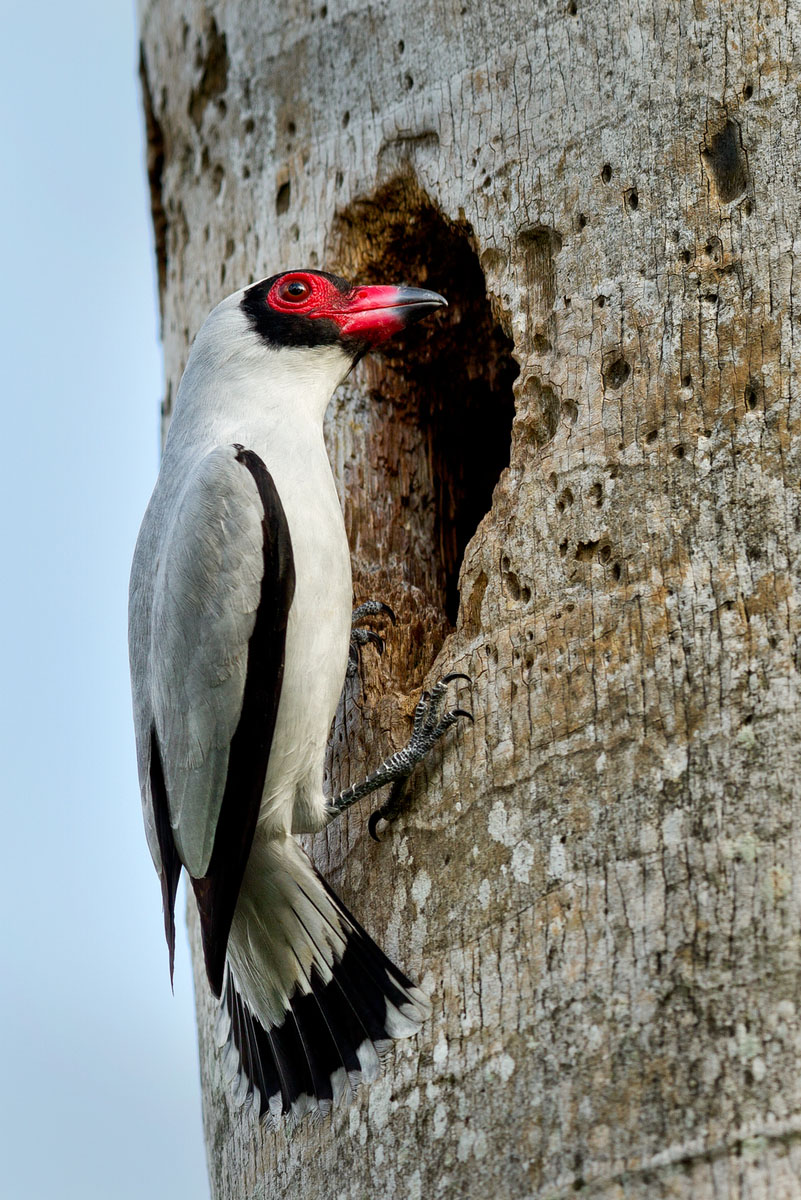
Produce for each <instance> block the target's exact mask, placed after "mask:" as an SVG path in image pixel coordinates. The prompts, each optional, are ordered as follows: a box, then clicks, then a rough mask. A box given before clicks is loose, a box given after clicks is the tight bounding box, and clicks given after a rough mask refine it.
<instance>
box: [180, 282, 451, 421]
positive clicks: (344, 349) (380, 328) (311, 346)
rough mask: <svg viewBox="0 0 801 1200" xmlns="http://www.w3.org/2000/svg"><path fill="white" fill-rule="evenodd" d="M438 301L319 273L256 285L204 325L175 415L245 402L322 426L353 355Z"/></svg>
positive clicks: (422, 293) (414, 291) (415, 291)
mask: <svg viewBox="0 0 801 1200" xmlns="http://www.w3.org/2000/svg"><path fill="white" fill-rule="evenodd" d="M445 303H446V301H445V300H444V299H443V297H442V296H439V295H437V293H436V292H429V291H426V290H424V289H422V288H411V287H373V286H363V285H360V284H356V285H354V284H351V283H348V282H347V280H345V279H340V278H339V277H338V276H337V275H328V274H326V273H325V272H323V271H312V270H302V271H285V272H283V273H282V274H280V275H273V276H272V277H271V278H270V279H262V280H260V281H259V282H258V283H253V284H251V285H250V286H249V287H246V288H243V289H242V290H241V291H239V292H234V294H233V295H231V296H228V297H227V298H226V299H225V300H223V301H221V303H220V304H218V305H217V307H216V308H215V309H214V311H213V312H212V313H210V314H209V316H208V317H207V318H206V321H205V322H204V324H203V326H202V328H201V329H200V332H199V333H198V335H197V337H196V339H195V343H194V345H193V347H192V352H191V354H190V356H189V361H188V363H187V367H186V371H185V372H184V377H183V380H182V381H181V387H180V389H179V393H178V402H177V403H176V417H177V416H178V415H179V413H182V412H183V411H184V410H187V411H188V409H187V404H188V403H189V405H190V407H192V408H193V409H195V408H196V406H197V405H198V404H207V405H208V406H209V407H210V408H213V410H214V411H215V412H216V413H217V414H218V415H219V414H220V413H221V412H222V410H223V409H224V408H225V406H226V404H229V405H230V406H231V407H232V409H233V410H234V411H235V413H237V414H238V413H240V412H241V411H243V405H244V406H245V408H247V406H248V405H249V403H250V399H249V398H252V399H253V402H254V403H255V404H256V405H257V407H258V409H259V411H267V410H268V409H271V410H274V411H276V412H278V411H282V412H284V413H285V414H287V415H288V416H289V415H292V414H294V413H300V412H301V411H305V412H308V413H310V414H312V415H313V416H314V418H315V419H317V418H319V419H320V420H322V417H323V414H324V412H325V409H326V407H327V405H328V402H329V400H330V399H331V395H332V393H333V391H334V389H335V388H336V386H337V384H339V383H341V381H342V380H343V379H344V378H345V376H346V375H347V373H348V371H350V369H351V367H352V366H353V364H354V363H355V362H357V361H358V359H359V358H361V356H362V355H363V354H365V353H366V352H367V351H368V350H371V349H372V348H373V347H374V346H378V345H380V344H381V343H382V342H385V341H387V339H388V338H391V337H392V336H393V335H394V334H396V333H398V332H399V331H400V330H402V329H404V328H405V326H407V325H411V324H413V322H415V321H418V320H419V319H420V318H421V317H424V316H425V315H426V314H427V313H430V312H433V311H434V309H436V308H440V307H441V306H442V305H444V304H445ZM225 397H228V401H226V400H225Z"/></svg>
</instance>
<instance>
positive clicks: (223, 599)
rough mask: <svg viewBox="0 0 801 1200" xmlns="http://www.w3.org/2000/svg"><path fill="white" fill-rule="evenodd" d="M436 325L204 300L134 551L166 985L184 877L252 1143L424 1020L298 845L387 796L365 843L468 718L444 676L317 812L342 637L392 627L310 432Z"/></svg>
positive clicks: (147, 812)
mask: <svg viewBox="0 0 801 1200" xmlns="http://www.w3.org/2000/svg"><path fill="white" fill-rule="evenodd" d="M444 305H446V301H445V299H444V298H443V297H442V296H441V295H439V294H438V293H436V292H432V291H429V290H427V289H423V288H415V287H407V286H405V285H397V286H395V285H393V286H383V285H382V286H376V285H369V286H368V285H364V286H362V285H354V284H351V283H349V282H348V281H347V280H345V279H342V278H340V277H339V276H337V275H332V274H329V273H327V272H324V271H318V270H312V269H303V270H291V271H285V272H282V273H280V274H278V275H273V276H271V277H270V278H267V279H262V280H260V281H258V282H256V283H252V284H249V285H248V286H247V287H245V288H242V289H241V290H239V291H237V292H234V293H233V294H232V295H230V296H228V297H227V298H225V299H224V300H222V301H221V302H220V303H219V304H218V305H217V306H216V308H214V309H213V310H212V312H211V313H210V314H209V316H208V317H207V318H206V320H205V322H204V323H203V325H202V326H201V328H200V330H199V332H198V334H197V336H196V338H195V341H194V343H193V346H192V348H191V351H190V354H189V357H188V360H187V363H186V368H185V370H184V374H183V377H182V379H181V383H180V386H179V389H178V392H177V396H176V402H175V406H174V412H173V415H172V420H171V423H170V428H169V432H168V436H167V439H166V442H165V446H164V452H163V456H162V461H161V467H160V471H159V475H158V479H157V482H156V485H155V488H154V491H153V495H152V497H151V499H150V502H149V504H148V507H147V510H146V513H145V516H144V519H143V522H142V526H141V530H140V533H139V537H138V539H137V543H136V548H135V552H134V557H133V564H132V569H131V581H130V596H129V650H130V666H131V681H132V692H133V710H134V724H135V732H136V748H137V763H138V772H139V780H140V786H141V795H142V808H143V814H144V824H145V832H146V836H147V841H148V845H149V849H150V853H151V856H152V858H153V862H154V864H155V867H156V870H157V872H158V874H159V876H160V880H161V893H162V904H163V911H164V929H165V936H166V940H167V946H168V952H169V969H170V979H171V980H172V977H173V972H174V959H175V915H174V909H175V897H176V890H177V887H178V882H179V878H180V875H181V872H182V871H183V870H185V871H186V873H187V876H188V877H189V881H190V883H191V887H192V889H193V892H194V897H195V901H196V904H197V910H198V914H199V924H200V933H201V942H202V948H203V955H204V960H205V967H206V975H207V978H208V983H209V987H210V989H211V992H212V993H213V995H214V996H215V997H216V998H217V1000H218V1002H219V1018H218V1025H217V1031H218V1044H219V1046H220V1049H221V1051H222V1054H223V1062H224V1063H225V1065H226V1068H227V1075H228V1078H229V1082H230V1083H231V1085H232V1087H233V1096H234V1099H235V1101H236V1103H237V1104H238V1105H240V1106H242V1105H244V1106H246V1107H247V1106H253V1107H254V1108H255V1110H256V1111H257V1112H258V1115H259V1117H260V1118H261V1119H262V1120H263V1121H264V1122H265V1123H266V1124H267V1125H269V1126H270V1127H273V1128H275V1127H277V1126H278V1125H279V1124H280V1123H281V1122H282V1121H283V1120H284V1119H287V1120H289V1121H292V1122H296V1121H298V1120H300V1119H301V1118H302V1117H304V1116H306V1115H308V1114H316V1116H317V1117H319V1116H324V1115H326V1113H328V1112H329V1111H330V1110H331V1108H332V1107H333V1105H334V1104H336V1103H337V1102H338V1101H339V1100H340V1099H342V1098H343V1097H352V1096H353V1094H354V1092H355V1089H356V1088H357V1087H358V1086H359V1085H360V1084H361V1083H365V1082H370V1081H371V1080H372V1079H374V1078H375V1077H376V1076H377V1075H378V1073H379V1071H380V1062H381V1059H382V1057H383V1055H384V1054H385V1052H386V1051H387V1050H388V1049H389V1047H390V1046H391V1044H392V1042H393V1041H394V1040H395V1039H397V1038H404V1037H410V1036H412V1035H414V1034H416V1033H417V1032H418V1031H419V1029H420V1027H421V1025H422V1024H423V1022H424V1021H425V1020H426V1019H427V1018H428V1016H429V1015H430V1011H431V1003H430V1001H429V999H428V997H427V996H426V995H425V993H424V992H423V991H422V990H421V989H420V988H419V987H417V986H416V985H415V984H414V983H412V981H411V980H410V979H409V978H407V976H406V975H405V974H404V973H403V972H402V971H401V970H400V968H398V967H397V966H395V964H394V963H392V962H391V961H390V959H389V958H388V957H387V956H386V955H385V954H384V953H383V951H382V950H381V949H380V948H379V947H378V945H377V944H376V943H375V942H374V941H373V939H372V938H371V937H370V936H369V934H368V933H367V932H366V931H365V930H364V929H363V928H362V926H361V925H360V924H359V922H358V921H357V919H356V918H355V917H354V916H353V915H352V914H351V913H350V912H349V911H348V909H347V908H346V907H345V905H344V904H343V903H342V901H341V900H340V899H339V898H338V897H337V896H336V895H335V893H334V892H333V890H332V889H331V887H330V886H329V885H328V883H327V882H326V881H325V880H324V879H323V877H322V876H321V875H320V873H319V872H318V871H317V869H316V868H315V867H314V865H313V863H312V862H311V860H310V859H309V857H308V856H307V855H306V853H305V852H304V850H303V849H302V847H301V846H300V844H299V842H298V841H297V838H296V835H297V834H300V833H314V832H318V831H320V830H322V829H324V828H325V827H326V826H327V825H328V824H329V823H330V822H331V821H332V820H335V819H336V818H337V816H338V815H339V814H340V813H341V812H343V811H344V810H345V809H346V808H348V807H349V806H350V805H351V804H353V803H355V802H356V801H357V800H359V799H361V798H362V797H363V796H365V795H368V794H370V793H371V792H373V791H375V790H377V789H378V788H380V787H383V786H385V785H386V784H389V783H391V784H393V788H392V794H391V795H390V800H389V801H388V803H387V804H386V805H384V806H383V808H381V809H379V810H378V811H377V812H376V813H374V814H373V817H372V818H371V823H370V832H371V833H372V834H375V820H376V819H377V818H378V817H380V816H388V817H389V816H391V815H392V812H393V811H394V810H396V809H397V803H398V800H399V797H400V795H401V793H402V791H403V788H404V787H405V786H406V781H407V780H408V778H409V776H410V774H411V772H412V771H413V769H414V767H415V765H416V764H417V763H418V762H420V761H421V759H422V758H423V757H424V756H425V755H426V754H427V753H428V752H429V750H430V749H431V748H432V746H434V745H435V744H436V743H437V742H438V741H439V739H440V738H441V737H442V736H443V735H444V733H445V732H446V731H447V730H448V729H449V728H451V727H452V726H453V725H454V724H455V723H456V722H457V721H458V720H459V718H460V717H470V719H472V717H471V714H470V713H469V712H468V711H467V710H465V709H461V708H451V709H447V703H446V701H447V695H448V688H449V687H450V685H451V681H452V680H456V679H460V678H467V677H466V676H461V675H459V674H458V673H453V674H450V675H445V676H444V677H443V678H441V679H440V680H439V681H438V682H437V683H436V684H435V685H434V687H433V688H432V689H431V691H430V692H423V693H422V695H421V697H420V700H419V702H418V704H417V707H416V709H415V713H414V719H413V728H412V733H411V737H410V739H409V742H408V744H407V745H406V746H405V747H404V748H403V749H402V750H400V751H398V752H396V753H395V754H393V755H391V756H390V757H389V758H388V759H387V760H386V761H385V762H383V763H381V764H380V766H379V767H378V768H377V769H376V770H375V771H373V772H372V773H371V774H370V775H369V776H368V777H367V778H366V779H365V780H364V781H362V782H361V783H359V784H356V785H355V786H353V787H350V788H348V789H347V790H346V791H344V792H342V793H341V794H340V795H339V796H336V797H333V798H330V797H327V796H326V795H325V792H324V788H323V775H324V759H325V753H326V746H327V741H328V738H329V734H330V729H331V724H332V720H333V717H334V714H335V711H336V708H337V703H338V701H339V697H340V695H341V692H342V689H343V685H344V683H345V679H346V675H347V672H348V665H349V662H350V664H351V669H352V661H353V655H354V652H355V653H358V648H359V646H360V645H363V644H364V643H365V642H366V641H370V640H375V637H372V636H371V635H370V633H369V632H368V631H365V630H364V629H363V628H361V624H360V623H361V622H362V621H363V620H364V618H365V617H370V616H374V615H376V614H377V613H379V612H382V611H386V612H389V611H390V610H389V609H388V608H387V607H386V606H385V605H383V604H381V602H379V601H367V602H366V603H365V604H363V605H360V606H357V608H356V610H355V611H353V609H352V603H353V588H352V578H351V564H350V554H349V549H348V542H347V537H346V532H345V524H344V519H343V513H342V509H341V506H340V502H339V499H338V495H337V491H336V487H335V483H334V478H333V474H332V470H331V466H330V463H329V460H328V456H327V453H326V449H325V444H324V440H323V418H324V414H325V411H326V408H327V406H328V403H329V401H330V399H331V397H332V395H333V392H334V391H335V389H336V387H337V386H338V385H339V384H340V383H341V382H342V380H343V379H344V378H345V377H346V375H347V374H348V372H349V371H350V370H351V368H352V367H353V366H354V364H355V363H356V362H357V361H358V360H359V359H360V358H361V357H362V356H363V355H364V354H366V353H367V352H368V351H370V350H372V349H373V348H374V347H376V346H378V345H381V344H382V343H383V342H385V341H387V340H388V339H389V338H391V337H393V336H395V335H396V334H399V333H400V332H401V331H402V330H403V329H405V328H406V327H407V326H409V325H410V324H412V323H413V322H416V321H418V320H419V319H421V318H422V317H425V316H426V315H428V314H430V313H433V312H435V311H436V310H437V309H439V308H441V307H443V306H444ZM375 636H376V637H377V635H375ZM354 648H355V650H354Z"/></svg>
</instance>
